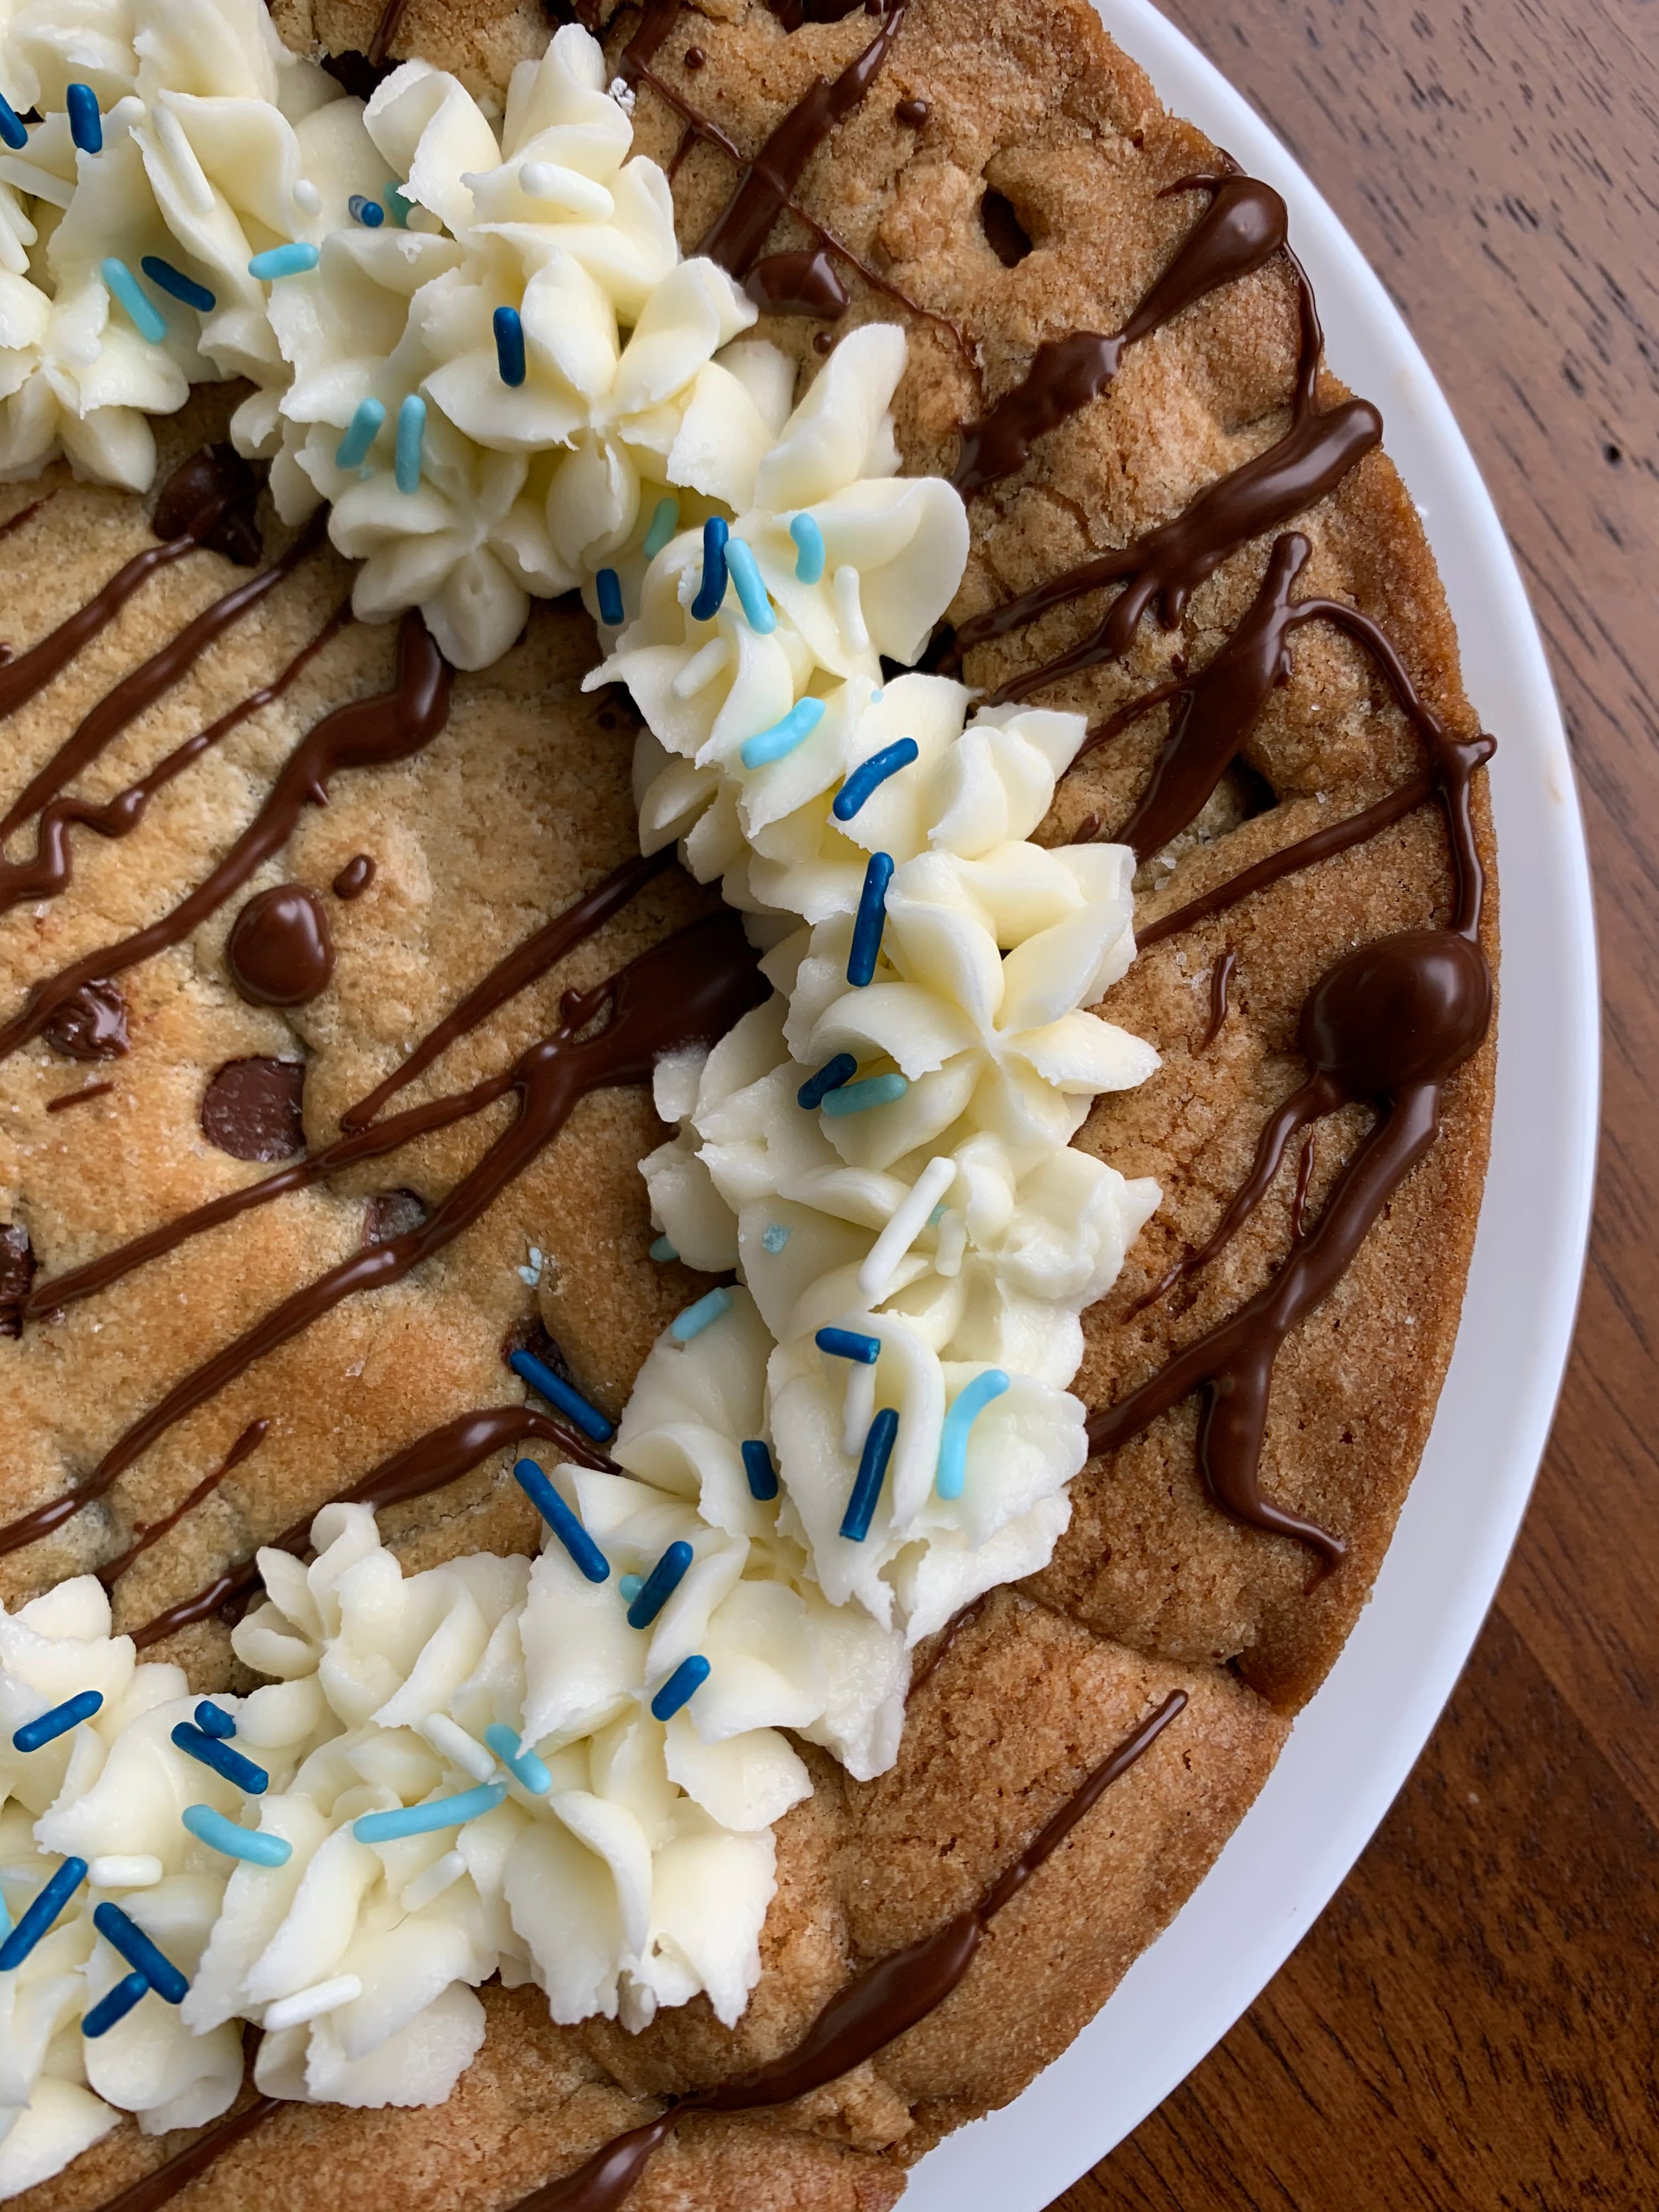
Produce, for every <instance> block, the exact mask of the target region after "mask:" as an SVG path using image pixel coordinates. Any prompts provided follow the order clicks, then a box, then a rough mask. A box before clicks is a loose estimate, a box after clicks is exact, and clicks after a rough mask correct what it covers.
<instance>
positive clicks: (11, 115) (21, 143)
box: [0, 93, 29, 154]
mask: <svg viewBox="0 0 1659 2212" xmlns="http://www.w3.org/2000/svg"><path fill="white" fill-rule="evenodd" d="M0 142H3V143H5V144H6V145H8V146H9V147H10V149H11V150H12V152H13V153H14V154H21V152H22V150H23V149H24V148H25V147H26V146H27V144H28V143H29V134H28V125H27V124H26V123H25V122H24V120H23V118H22V117H21V115H20V114H19V113H18V112H17V110H16V109H15V107H14V106H12V104H11V102H10V100H8V99H7V98H6V96H5V94H3V93H0Z"/></svg>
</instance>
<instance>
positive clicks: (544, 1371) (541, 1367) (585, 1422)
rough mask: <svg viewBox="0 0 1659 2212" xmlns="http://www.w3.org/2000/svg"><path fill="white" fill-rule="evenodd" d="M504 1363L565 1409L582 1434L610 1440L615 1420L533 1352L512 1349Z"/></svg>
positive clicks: (601, 1442)
mask: <svg viewBox="0 0 1659 2212" xmlns="http://www.w3.org/2000/svg"><path fill="white" fill-rule="evenodd" d="M507 1365H508V1366H509V1367H510V1368H511V1369H512V1370H513V1373H514V1374H515V1375H516V1376H519V1377H520V1380H521V1381H523V1382H526V1383H529V1385H530V1387H531V1389H532V1390H535V1391H538V1392H539V1394H540V1395H541V1396H543V1397H544V1398H545V1399H546V1401H547V1402H548V1404H549V1405H550V1406H556V1407H558V1409H559V1411H560V1412H561V1413H568V1415H569V1417H570V1419H572V1420H573V1421H574V1423H575V1424H576V1426H577V1427H578V1428H579V1429H580V1431H581V1432H582V1434H583V1435H584V1436H585V1437H592V1439H593V1441H594V1443H597V1444H604V1443H610V1441H611V1437H614V1436H615V1435H616V1433H617V1428H616V1424H615V1422H614V1421H607V1420H606V1419H605V1415H604V1414H603V1413H601V1412H600V1411H599V1407H597V1406H590V1405H589V1404H588V1402H587V1401H586V1398H584V1397H583V1395H581V1392H580V1390H573V1389H571V1387H570V1385H569V1383H567V1382H566V1381H565V1380H564V1377H563V1376H561V1375H556V1374H555V1373H554V1372H553V1370H552V1369H551V1368H550V1367H549V1366H548V1365H547V1364H545V1362H544V1361H543V1360H540V1359H538V1358H537V1357H536V1355H535V1353H534V1352H513V1353H512V1354H511V1355H510V1356H509V1358H508V1359H507Z"/></svg>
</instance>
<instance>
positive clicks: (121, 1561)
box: [93, 1419, 270, 1590]
mask: <svg viewBox="0 0 1659 2212" xmlns="http://www.w3.org/2000/svg"><path fill="white" fill-rule="evenodd" d="M269 1435H270V1420H269V1419H263V1420H258V1421H250V1422H249V1423H248V1425H247V1426H246V1428H245V1429H244V1430H243V1431H242V1433H241V1435H240V1437H237V1439H236V1441H235V1443H234V1444H233V1445H232V1446H231V1448H230V1449H229V1450H228V1452H227V1453H226V1454H225V1455H224V1457H223V1459H222V1460H221V1461H220V1462H219V1464H218V1466H217V1467H216V1468H214V1469H213V1471H212V1473H211V1474H205V1475H204V1476H203V1478H202V1480H200V1482H198V1483H197V1486H196V1487H195V1489H194V1490H192V1491H191V1493H190V1495H189V1496H188V1497H187V1498H184V1499H182V1500H181V1501H180V1503H179V1504H177V1505H175V1506H174V1507H173V1510H172V1511H171V1512H170V1513H168V1514H167V1515H166V1516H164V1517H163V1518H162V1519H161V1520H160V1521H151V1522H147V1523H146V1524H145V1526H144V1527H143V1528H140V1529H139V1530H138V1531H137V1534H136V1535H135V1537H134V1539H133V1541H132V1542H131V1544H129V1545H128V1547H127V1548H126V1550H125V1552H122V1553H120V1554H119V1555H118V1557H117V1558H115V1559H110V1560H108V1561H106V1564H105V1565H103V1566H101V1567H94V1569H93V1572H94V1574H95V1575H96V1576H97V1577H98V1579H99V1581H100V1583H102V1584H103V1585H104V1588H105V1589H106V1590H107V1589H114V1587H115V1585H116V1583H118V1582H119V1580H120V1579H121V1577H122V1576H123V1575H124V1574H125V1572H126V1571H127V1569H128V1568H129V1567H130V1566H131V1565H132V1564H133V1562H134V1561H135V1560H136V1559H142V1558H143V1555H144V1553H146V1552H147V1551H149V1548H150V1546H151V1545H152V1544H159V1543H160V1542H161V1539H162V1537H163V1536H166V1535H169V1534H171V1533H172V1531H173V1529H174V1528H177V1527H178V1525H179V1522H181V1521H182V1520H183V1519H184V1517H185V1514H186V1513H189V1512H191V1511H193V1510H195V1508H196V1507H197V1506H198V1505H200V1504H204V1503H205V1501H206V1500H207V1499H208V1498H211V1497H212V1495H213V1493H214V1492H215V1491H216V1489H217V1488H218V1487H219V1485H220V1484H221V1483H222V1481H223V1480H225V1477H226V1476H227V1475H228V1474H234V1473H235V1471H236V1469H237V1468H239V1467H240V1466H241V1465H242V1463H243V1462H244V1461H246V1460H250V1459H252V1456H253V1455H254V1453H255V1452H257V1451H258V1449H259V1447H260V1445H261V1444H262V1443H264V1440H265V1438H266V1437H268V1436H269Z"/></svg>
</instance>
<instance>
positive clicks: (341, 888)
mask: <svg viewBox="0 0 1659 2212" xmlns="http://www.w3.org/2000/svg"><path fill="white" fill-rule="evenodd" d="M373 882H374V860H372V859H371V857H370V856H369V854H367V853H359V854H356V856H355V857H354V858H353V859H351V860H348V861H347V862H346V864H345V866H344V867H343V868H342V869H341V871H340V872H339V874H338V875H337V876H336V877H335V878H334V896H335V897H336V898H337V899H348V900H349V899H355V898H361V897H362V895H363V893H364V892H365V891H366V890H368V887H369V885H370V884H372V883H373Z"/></svg>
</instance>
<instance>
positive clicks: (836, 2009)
mask: <svg viewBox="0 0 1659 2212" xmlns="http://www.w3.org/2000/svg"><path fill="white" fill-rule="evenodd" d="M1186 1703H1187V1693H1186V1692H1185V1691H1184V1690H1176V1691H1173V1692H1171V1693H1170V1696H1169V1697H1167V1698H1166V1699H1164V1702H1163V1704H1162V1705H1159V1706H1158V1710H1157V1711H1156V1712H1154V1713H1153V1714H1152V1716H1151V1717H1150V1718H1148V1719H1147V1720H1146V1721H1144V1722H1143V1723H1141V1725H1140V1726H1139V1728H1138V1729H1136V1730H1135V1731H1134V1733H1133V1735H1130V1736H1129V1737H1128V1738H1127V1740H1126V1741H1124V1742H1122V1743H1121V1744H1120V1745H1119V1746H1118V1747H1117V1748H1116V1750H1115V1751H1114V1752H1113V1753H1111V1755H1110V1756H1109V1758H1107V1759H1103V1760H1102V1762H1101V1764H1100V1765H1098V1766H1097V1767H1096V1768H1095V1770H1094V1771H1093V1772H1092V1773H1091V1775H1090V1776H1089V1777H1088V1778H1087V1780H1086V1781H1085V1783H1084V1784H1083V1785H1082V1787H1081V1788H1080V1789H1079V1790H1076V1791H1075V1792H1074V1793H1073V1796H1071V1797H1070V1798H1068V1799H1067V1800H1066V1803H1065V1804H1064V1805H1062V1806H1061V1807H1060V1810H1059V1811H1058V1812H1057V1813H1056V1814H1054V1817H1053V1819H1052V1820H1049V1821H1048V1824H1047V1825H1046V1826H1044V1827H1043V1828H1042V1829H1041V1830H1040V1831H1039V1832H1038V1833H1037V1834H1036V1837H1034V1838H1033V1839H1032V1841H1031V1842H1030V1844H1028V1845H1027V1846H1026V1848H1025V1850H1024V1851H1022V1852H1021V1853H1020V1855H1019V1857H1018V1858H1017V1859H1016V1860H1015V1861H1014V1862H1013V1863H1012V1866H1010V1867H1009V1868H1008V1869H1007V1870H1006V1873H1005V1874H1004V1875H1002V1876H1001V1878H1000V1880H999V1881H996V1882H995V1883H994V1884H993V1886H992V1887H991V1888H989V1889H988V1890H987V1891H986V1893H985V1894H984V1895H983V1896H982V1897H981V1899H979V1901H978V1902H977V1903H976V1904H975V1905H969V1908H968V1910H967V1911H965V1912H961V1913H958V1914H957V1917H956V1918H955V1919H954V1920H950V1921H947V1922H946V1923H945V1926H944V1927H943V1928H940V1929H937V1930H936V1931H935V1933H934V1934H933V1935H932V1936H926V1937H924V1938H923V1939H922V1941H921V1942H919V1943H912V1944H910V1945H908V1946H907V1948H905V1949H903V1950H902V1951H896V1952H895V1953H894V1954H892V1955H891V1957H890V1958H886V1959H883V1960H878V1962H877V1964H876V1965H875V1966H871V1967H869V1968H867V1969H866V1971H865V1972H863V1973H862V1974H860V1976H859V1977H858V1978H857V1979H856V1980H855V1981H854V1982H852V1983H850V1984H848V1987H847V1988H846V1989H844V1990H842V1991H841V1992H840V1993H839V1995H837V1996H835V1997H832V1998H831V2000H830V2002H829V2003H828V2004H827V2005H826V2006H825V2007H824V2008H823V2011H822V2012H821V2013H820V2014H819V2015H818V2016H817V2020H816V2021H813V2023H812V2025H811V2027H810V2028H809V2029H808V2030H807V2032H806V2033H805V2036H804V2037H803V2039H802V2040H801V2041H800V2042H799V2044H797V2045H796V2046H795V2048H794V2049H793V2051H785V2052H784V2053H783V2054H782V2056H781V2057H777V2058H775V2059H773V2060H771V2061H770V2063H769V2064H767V2065H764V2066H763V2067H761V2068H760V2069H758V2070H757V2072H755V2073H753V2074H750V2075H747V2076H746V2077H745V2078H744V2080H742V2081H732V2082H727V2083H725V2084H723V2085H721V2086H720V2087H718V2088H714V2089H707V2090H703V2091H702V2092H700V2093H696V2094H695V2095H692V2096H690V2097H687V2098H685V2099H684V2100H682V2101H681V2102H680V2103H678V2104H677V2105H674V2106H671V2107H670V2109H669V2110H668V2111H666V2112H661V2113H659V2114H658V2116H657V2117H656V2118H654V2119H652V2120H647V2121H646V2122H645V2123H644V2124H642V2125H641V2126H640V2127H637V2128H630V2129H629V2130H628V2132H627V2133H626V2134H625V2135H621V2136H617V2137H615V2138H614V2139H613V2140H612V2141H611V2142H608V2143H606V2144H605V2145H603V2146H602V2147H601V2148H599V2150H597V2151H596V2152H595V2153H594V2154H593V2155H592V2157H591V2158H590V2159H589V2160H587V2161H586V2164H585V2165H583V2166H578V2167H577V2169H576V2171H575V2172H574V2173H569V2174H567V2175H565V2176H564V2177H563V2178H562V2179H560V2180H558V2181H552V2182H549V2183H548V2184H547V2185H546V2186H545V2187H544V2188H542V2189H538V2190H535V2191H532V2194H531V2195H530V2196H528V2197H522V2198H520V2201H519V2203H517V2204H516V2205H515V2206H514V2207H513V2212H614V2208H615V2207H616V2206H617V2205H619V2204H620V2203H622V2202H623V2199H624V2197H627V2195H628V2193H629V2191H630V2190H631V2189H632V2187H633V2185H634V2184H635V2181H637V2180H638V2179H639V2177H640V2175H641V2172H643V2171H644V2169H645V2167H646V2166H647V2163H648V2162H649V2160H650V2159H651V2156H652V2154H653V2152H655V2151H656V2150H658V2149H659V2148H660V2147H661V2145H662V2144H663V2143H664V2142H665V2141H666V2139H667V2137H668V2136H669V2135H670V2134H671V2132H672V2130H673V2129H674V2128H675V2127H676V2126H677V2125H678V2123H679V2122H680V2121H681V2120H682V2119H684V2118H687V2117H688V2116H690V2115H693V2114H696V2113H701V2112H761V2111H764V2110H767V2109H769V2108H770V2107H772V2106H779V2105H787V2104H793V2102H794V2100H796V2099H797V2098H798V2097H805V2096H807V2095H810V2094H811V2092H812V2091H813V2090H815V2089H820V2088H822V2087H824V2085H825V2084H826V2083H828V2082H830V2081H837V2080H839V2079H840V2077H841V2076H842V2075H843V2074H848V2073H850V2072H851V2071H852V2069H854V2067H855V2066H861V2065H863V2064H864V2063H865V2062H866V2060H867V2059H870V2058H873V2057H875V2055H876V2053H877V2052H878V2051H881V2050H883V2049H884V2047H885V2046H886V2045H888V2044H890V2043H891V2042H892V2041H894V2040H895V2039H896V2037H898V2036H901V2035H902V2034H903V2033H904V2032H905V2030H906V2029H907V2028H911V2027H915V2025H916V2023H917V2022H918V2021H921V2020H925V2019H926V2018H927V2015H928V2014H929V2013H931V2012H933V2011H935V2010H936V2009H937V2008H938V2007H939V2005H941V2004H943V2003H944V2002H945V1998H946V1997H948V1996H950V1995H951V1991H952V1990H955V1989H956V1988H957V1985H958V1984H960V1983H961V1981H962V1980H963V1977H964V1976H965V1975H966V1973H967V1972H968V1969H969V1966H972V1964H973V1962H974V1958H975V1954H976V1953H977V1952H978V1949H979V1947H980V1944H981V1942H982V1941H983V1939H984V1936H985V1931H986V1929H987V1928H988V1927H989V1926H990V1924H991V1923H992V1921H993V1920H994V1918H995V1917H996V1915H997V1914H998V1913H999V1912H1000V1911H1002V1910H1003V1908H1004V1907H1005V1906H1006V1905H1009V1904H1011V1903H1012V1900H1013V1899H1015V1898H1016V1897H1017V1896H1018V1894H1019V1893H1020V1891H1021V1890H1022V1889H1024V1887H1025V1885H1026V1883H1027V1882H1029V1881H1030V1879H1031V1877H1032V1876H1033V1875H1035V1874H1036V1872H1037V1870H1038V1869H1039V1868H1041V1867H1042V1865H1043V1864H1044V1863H1045V1862H1046V1861H1047V1860H1048V1859H1049V1858H1051V1857H1053V1856H1054V1852H1055V1851H1057V1850H1059V1848H1060V1845H1061V1844H1063V1843H1064V1842H1065V1840H1066V1837H1067V1836H1069V1835H1070V1834H1071V1832H1072V1831H1073V1828H1074V1827H1076V1826H1077V1824H1078V1822H1079V1820H1082V1819H1084V1817H1085V1815H1086V1814H1088V1813H1089V1812H1091V1810H1092V1809H1093V1808H1094V1806H1095V1805H1096V1804H1097V1803H1098V1802H1099V1800H1100V1799H1101V1797H1102V1796H1104V1794H1105V1792H1106V1791H1107V1790H1109V1788H1110V1787H1111V1785H1112V1784H1113V1783H1115V1782H1117V1781H1120V1780H1121V1778H1122V1777H1123V1776H1124V1775H1125V1774H1127V1772H1128V1771H1129V1769H1130V1768H1131V1767H1132V1766H1133V1765H1134V1764H1135V1762H1136V1760H1137V1759H1140V1758H1142V1757H1143V1756H1144V1755H1145V1753H1146V1752H1148V1751H1149V1750H1150V1749H1151V1748H1152V1745H1153V1744H1154V1743H1155V1742H1156V1741H1158V1737H1159V1736H1160V1735H1162V1734H1163V1733H1164V1729H1166V1728H1167V1727H1168V1726H1169V1725H1170V1722H1171V1721H1172V1720H1174V1719H1175V1717H1176V1715H1177V1714H1178V1713H1179V1712H1180V1711H1182V1708H1183V1707H1184V1706H1185V1705H1186Z"/></svg>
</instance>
